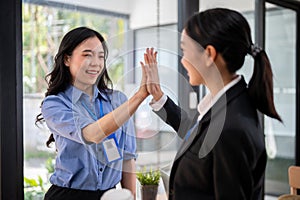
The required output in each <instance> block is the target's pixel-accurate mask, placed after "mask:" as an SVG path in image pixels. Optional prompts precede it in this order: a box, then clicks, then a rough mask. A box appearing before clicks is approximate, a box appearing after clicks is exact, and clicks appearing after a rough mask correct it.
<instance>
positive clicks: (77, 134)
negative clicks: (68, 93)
mask: <svg viewBox="0 0 300 200" xmlns="http://www.w3.org/2000/svg"><path fill="white" fill-rule="evenodd" d="M41 109H42V115H43V117H44V119H45V121H46V124H47V126H48V128H49V130H50V131H51V132H52V133H53V134H56V135H59V136H62V137H65V138H68V139H70V140H73V141H76V142H78V143H82V144H87V142H86V141H85V140H84V138H83V136H82V131H81V130H82V128H84V127H86V126H87V125H89V124H91V123H93V122H94V120H93V119H92V118H90V117H86V116H84V115H82V114H81V113H80V112H78V110H77V109H76V106H74V105H73V104H71V103H70V102H67V101H65V99H64V98H62V97H60V96H56V95H51V96H47V97H46V98H45V100H44V102H43V105H42V108H41Z"/></svg>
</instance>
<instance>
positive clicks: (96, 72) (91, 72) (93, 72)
mask: <svg viewBox="0 0 300 200" xmlns="http://www.w3.org/2000/svg"><path fill="white" fill-rule="evenodd" d="M86 72H87V73H88V74H98V71H86Z"/></svg>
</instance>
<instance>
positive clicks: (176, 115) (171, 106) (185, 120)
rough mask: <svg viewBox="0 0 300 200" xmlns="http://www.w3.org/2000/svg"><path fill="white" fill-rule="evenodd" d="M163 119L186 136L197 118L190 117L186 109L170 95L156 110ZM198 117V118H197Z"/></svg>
mask: <svg viewBox="0 0 300 200" xmlns="http://www.w3.org/2000/svg"><path fill="white" fill-rule="evenodd" d="M154 112H155V113H156V114H157V115H158V116H159V117H160V118H161V119H162V120H163V121H165V122H166V123H167V124H169V125H170V126H171V127H172V128H173V129H174V130H175V131H176V132H177V133H178V135H179V137H181V138H184V136H185V134H186V133H187V131H188V130H189V129H190V128H191V127H192V125H193V123H195V121H196V120H193V119H190V118H189V117H188V115H187V113H186V111H185V110H183V109H182V108H180V107H179V106H178V105H176V104H175V103H174V102H173V101H172V100H171V99H170V98H169V97H168V99H167V101H166V103H165V104H164V106H163V107H162V108H161V109H160V110H159V111H154ZM195 119H196V118H195Z"/></svg>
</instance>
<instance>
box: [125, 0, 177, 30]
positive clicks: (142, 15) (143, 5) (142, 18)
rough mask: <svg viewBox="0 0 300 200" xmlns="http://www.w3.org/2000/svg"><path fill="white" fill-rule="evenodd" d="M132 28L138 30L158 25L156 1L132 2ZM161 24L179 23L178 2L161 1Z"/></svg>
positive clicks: (172, 0) (175, 0) (170, 0)
mask: <svg viewBox="0 0 300 200" xmlns="http://www.w3.org/2000/svg"><path fill="white" fill-rule="evenodd" d="M130 2H132V3H131V14H130V28H132V29H137V28H142V27H147V26H156V25H157V10H158V9H157V1H156V0H132V1H130ZM159 11H160V12H159V15H160V16H159V18H160V21H159V24H170V23H176V22H177V0H160V5H159Z"/></svg>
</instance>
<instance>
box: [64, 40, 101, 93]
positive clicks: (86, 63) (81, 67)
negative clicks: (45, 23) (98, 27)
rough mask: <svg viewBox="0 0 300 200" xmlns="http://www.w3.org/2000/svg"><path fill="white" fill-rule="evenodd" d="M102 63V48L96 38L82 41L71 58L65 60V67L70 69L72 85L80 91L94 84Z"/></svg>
mask: <svg viewBox="0 0 300 200" xmlns="http://www.w3.org/2000/svg"><path fill="white" fill-rule="evenodd" d="M104 62H105V59H104V50H103V46H102V44H101V42H100V40H99V39H98V38H97V37H91V38H88V39H86V40H84V41H83V42H82V43H80V44H79V45H78V46H77V47H76V48H75V49H74V51H73V52H72V55H71V56H67V57H66V58H65V65H66V66H67V67H69V68H70V73H71V75H72V84H73V85H74V86H76V87H77V88H79V89H82V90H85V89H84V88H87V87H91V86H92V85H94V84H95V83H96V81H97V78H98V77H99V75H100V74H101V71H102V70H103V68H104Z"/></svg>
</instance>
